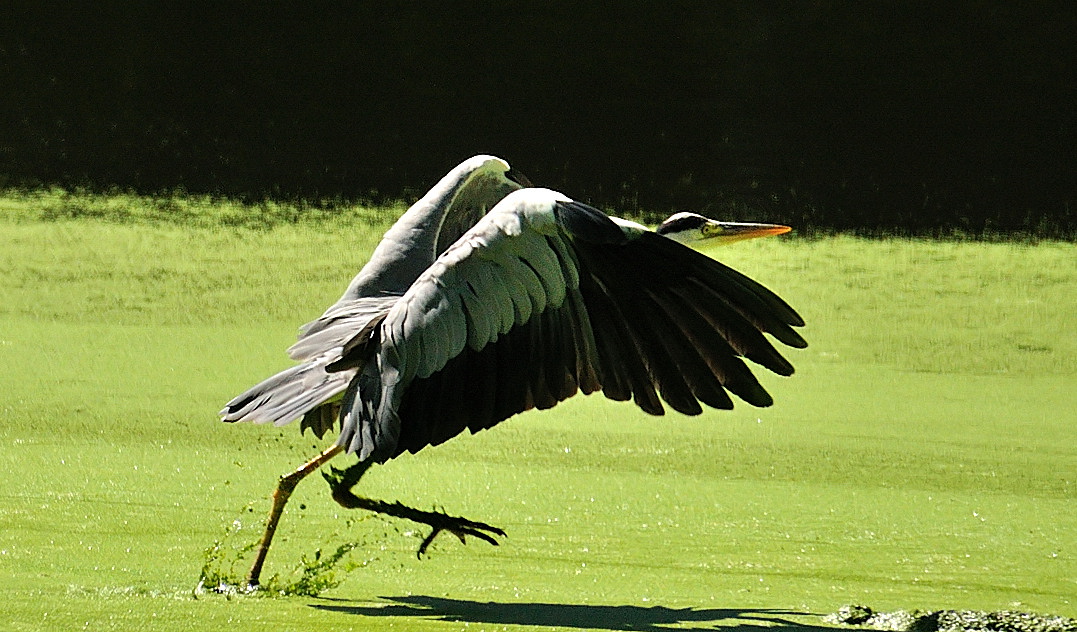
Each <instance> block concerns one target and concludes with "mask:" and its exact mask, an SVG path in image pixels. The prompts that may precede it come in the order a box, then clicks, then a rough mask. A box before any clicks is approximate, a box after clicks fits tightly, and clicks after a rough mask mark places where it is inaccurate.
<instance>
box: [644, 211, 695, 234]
mask: <svg viewBox="0 0 1077 632" xmlns="http://www.w3.org/2000/svg"><path fill="white" fill-rule="evenodd" d="M706 223H707V219H706V218H705V217H700V216H699V215H688V216H683V217H678V218H676V219H671V220H667V221H666V222H665V223H663V224H662V225H661V226H659V227H658V228H656V229H655V232H656V233H658V234H659V235H664V234H666V233H677V232H681V231H685V230H696V229H698V228H700V227H701V226H703V224H706Z"/></svg>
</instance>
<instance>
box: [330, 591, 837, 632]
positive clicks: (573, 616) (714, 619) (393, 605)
mask: <svg viewBox="0 0 1077 632" xmlns="http://www.w3.org/2000/svg"><path fill="white" fill-rule="evenodd" d="M383 599H384V600H385V603H364V604H361V605H357V604H354V602H352V603H349V602H344V601H342V602H338V603H319V604H311V607H312V608H317V609H319V610H324V611H328V612H340V613H343V614H351V615H361V616H365V617H382V618H386V619H389V618H394V617H425V618H428V619H431V620H435V621H452V622H461V623H462V622H466V623H476V624H490V625H495V624H497V625H531V626H546V627H551V628H555V627H556V628H581V629H598V630H638V631H642V632H668V630H669V628H668V627H666V626H670V625H678V624H679V625H685V624H693V623H695V624H699V625H700V626H702V627H687V628H679V629H689V630H693V629H694V630H713V629H718V628H720V629H722V630H729V631H731V632H734V631H736V630H741V631H743V632H756V631H759V630H762V629H764V628H768V629H773V628H778V629H785V630H789V631H793V632H814V631H822V630H827V631H828V632H832V631H833V629H834V628H832V627H828V626H817V625H811V624H805V623H799V622H796V621H792V620H789V619H787V618H786V617H788V616H799V617H803V616H818V615H813V614H812V613H809V612H795V611H792V610H751V609H731V608H729V609H727V608H721V609H713V608H712V609H697V608H666V607H664V606H651V607H641V606H600V605H594V606H592V605H578V604H556V603H498V602H480V601H466V600H461V599H445V598H441V597H426V596H422V595H415V596H411V597H383ZM327 601H332V600H327Z"/></svg>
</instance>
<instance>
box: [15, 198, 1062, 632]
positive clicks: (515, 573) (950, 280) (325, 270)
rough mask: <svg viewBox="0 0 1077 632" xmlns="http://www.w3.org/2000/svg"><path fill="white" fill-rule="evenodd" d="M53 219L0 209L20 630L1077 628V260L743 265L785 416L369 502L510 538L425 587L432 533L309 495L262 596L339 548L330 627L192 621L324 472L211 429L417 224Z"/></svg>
mask: <svg viewBox="0 0 1077 632" xmlns="http://www.w3.org/2000/svg"><path fill="white" fill-rule="evenodd" d="M50 195H52V194H48V195H40V196H38V197H37V198H35V197H34V196H22V197H19V198H8V199H5V200H3V201H0V243H2V244H4V246H3V248H2V249H0V272H2V274H3V278H4V279H5V281H4V283H3V284H0V393H3V397H2V400H0V416H2V423H0V476H2V477H3V480H4V481H5V486H4V488H3V489H2V490H0V498H2V501H0V599H3V601H4V603H5V614H4V615H0V616H2V617H8V618H10V623H8V622H7V621H4V620H2V619H0V628H2V629H14V630H22V629H25V630H38V629H65V630H66V629H82V628H83V627H84V626H85V627H86V628H87V629H125V630H126V629H132V628H137V627H145V628H147V629H159V630H170V629H187V630H189V629H191V628H192V627H193V628H196V629H201V628H205V629H220V628H221V627H223V626H225V625H227V626H228V627H229V629H235V630H247V629H250V630H254V629H265V627H266V626H267V625H270V626H273V628H274V629H304V630H309V629H320V628H326V629H349V628H352V629H384V628H385V627H387V626H388V625H390V624H392V625H393V627H394V629H405V630H406V629H416V630H419V629H423V630H425V629H445V630H455V629H462V628H463V627H465V626H466V625H467V624H472V625H477V626H478V627H479V628H480V629H481V628H486V629H502V628H505V629H512V630H515V629H543V630H548V629H551V628H557V627H567V628H573V627H574V628H580V627H584V628H596V629H611V630H617V629H661V628H663V627H664V626H667V625H669V626H672V627H687V628H701V627H702V628H709V627H713V626H714V625H742V626H747V627H748V628H755V627H769V626H774V625H777V626H779V627H798V628H809V627H815V626H819V625H824V624H823V623H822V621H821V619H819V618H818V617H817V616H814V615H816V614H823V613H827V612H831V611H833V610H835V609H836V608H837V607H838V606H840V605H842V604H845V603H850V602H862V603H866V604H869V605H871V606H873V607H876V608H877V609H881V610H887V609H897V608H925V609H934V608H975V609H984V610H997V609H1004V608H1011V609H1025V610H1032V611H1037V612H1044V613H1054V614H1063V615H1068V616H1074V615H1077V602H1075V601H1074V595H1075V594H1077V582H1075V580H1074V578H1075V577H1077V527H1075V526H1074V521H1073V518H1072V513H1073V506H1074V500H1075V498H1077V424H1075V423H1074V413H1073V411H1074V409H1075V408H1077V395H1075V394H1074V389H1073V382H1074V379H1075V377H1077V316H1074V315H1073V314H1074V310H1073V305H1074V304H1075V302H1077V290H1075V289H1074V288H1077V269H1075V267H1074V266H1073V261H1074V260H1075V257H1074V255H1075V254H1077V250H1075V247H1074V245H1073V244H1067V243H1043V244H1039V245H1036V246H1029V245H1015V244H997V243H996V244H978V243H954V242H927V241H909V240H889V241H867V240H859V239H853V238H845V237H836V238H830V239H822V240H811V241H805V240H797V239H774V240H769V241H761V242H759V243H751V242H749V243H744V244H738V245H735V246H731V247H729V248H727V249H724V250H722V251H720V253H715V254H716V255H720V257H721V258H722V260H723V261H725V262H727V263H729V264H731V265H733V266H734V267H736V268H738V269H740V270H742V271H744V272H746V273H748V274H750V275H752V276H753V277H755V278H757V279H759V280H761V281H763V282H764V283H766V284H767V285H769V286H770V287H771V288H772V289H774V290H776V291H777V292H778V293H779V294H781V295H782V296H784V297H786V298H787V299H788V300H789V301H790V302H791V303H792V304H793V305H794V306H795V307H797V308H798V309H799V310H800V311H801V313H802V314H803V315H804V317H805V319H806V320H807V321H808V323H809V326H808V328H807V329H806V331H805V336H806V337H807V338H808V339H809V341H810V343H811V346H810V347H809V348H808V349H807V350H804V351H800V352H791V353H790V354H789V356H790V358H791V359H792V360H793V362H794V364H796V366H797V369H798V372H797V375H795V376H794V377H792V378H789V379H782V378H771V377H769V376H768V377H767V378H766V384H767V385H768V386H769V387H770V390H771V392H772V393H773V394H774V395H775V399H776V401H777V404H776V405H775V406H774V407H773V408H770V409H765V410H758V409H751V408H749V407H747V406H740V407H738V409H737V410H735V411H733V412H731V413H720V412H711V413H708V414H705V415H704V416H702V417H699V418H692V419H688V418H680V417H675V416H670V417H666V418H650V417H646V416H645V415H643V414H641V413H639V412H638V411H636V410H635V409H634V408H632V407H631V406H628V405H624V404H615V403H612V402H607V401H604V400H602V399H600V398H598V397H590V398H577V399H576V400H573V401H570V402H568V403H566V404H565V405H563V406H560V407H558V408H557V409H555V410H553V411H548V412H544V413H536V414H527V415H523V416H521V417H520V418H517V419H513V420H510V421H509V422H507V423H505V424H502V425H501V426H499V427H498V428H496V429H494V430H491V431H489V432H485V433H481V434H480V435H477V436H474V437H461V438H458V439H457V440H454V441H451V442H449V443H448V444H446V445H444V446H441V447H438V448H434V449H428V450H426V451H424V452H422V453H420V454H418V455H415V456H408V457H403V458H400V459H398V460H396V461H394V462H393V463H391V464H389V465H386V466H384V467H380V468H375V470H374V471H372V472H371V474H370V475H369V476H368V478H366V479H364V482H363V491H364V492H365V493H367V494H368V495H370V496H373V497H383V498H386V499H390V500H391V499H400V500H403V501H405V502H408V503H411V504H415V505H417V506H420V507H429V506H443V507H445V508H446V509H447V510H448V511H450V512H452V513H457V514H463V515H466V516H468V517H471V518H475V519H479V520H483V521H487V522H491V523H493V524H496V525H499V526H501V527H504V528H505V529H506V531H507V532H508V533H509V537H508V538H507V539H506V540H505V541H504V543H503V545H502V546H500V547H498V548H493V547H488V546H486V545H484V544H482V543H469V545H468V546H467V547H461V546H460V545H459V544H458V543H457V542H455V541H452V540H451V539H449V538H445V539H444V540H440V541H439V542H438V543H436V544H435V546H434V548H433V551H432V555H431V556H430V559H428V560H424V561H422V562H420V561H417V560H416V559H415V557H414V550H415V547H416V546H417V545H418V542H419V539H421V537H422V535H423V534H422V533H417V532H414V531H412V526H411V525H408V524H399V523H394V522H389V521H385V520H381V519H378V518H366V517H361V516H353V515H349V514H348V513H347V512H345V511H344V510H342V509H340V508H339V507H337V506H336V505H334V504H333V502H332V501H331V500H330V499H329V498H328V495H327V494H326V493H325V486H324V484H323V483H322V482H321V481H318V480H312V481H310V482H307V483H305V484H304V485H303V486H301V487H300V489H299V491H298V492H297V494H296V497H295V498H294V500H293V502H292V504H291V506H290V510H289V513H288V514H287V515H286V516H285V521H284V524H283V526H282V528H281V532H280V533H279V536H278V537H279V541H278V543H277V544H275V547H276V548H275V549H274V551H273V552H272V553H271V555H270V559H269V568H267V573H269V574H274V573H276V574H279V575H280V576H281V577H282V578H283V579H288V578H289V577H290V576H291V575H290V573H291V571H292V569H293V568H294V567H296V566H297V565H300V560H301V559H302V558H304V557H306V558H307V559H308V560H310V559H313V557H314V555H315V551H317V550H319V549H320V550H322V551H324V552H329V551H332V550H334V549H335V548H336V547H338V546H340V545H342V544H346V543H352V542H357V543H359V546H358V547H357V548H356V549H355V550H354V551H353V552H352V553H351V555H350V557H349V559H350V560H351V561H352V562H353V563H356V564H361V565H362V566H361V567H360V568H357V569H355V570H353V571H352V572H351V573H350V574H348V575H347V576H346V578H345V581H344V583H343V584H341V585H340V586H339V587H337V588H335V589H333V590H330V591H328V592H326V593H324V594H323V595H322V597H320V598H308V597H287V598H276V599H265V598H226V597H223V596H217V595H202V596H201V597H196V596H195V595H193V594H192V589H193V588H194V587H195V584H196V583H197V581H198V576H199V572H200V569H201V568H202V565H203V564H204V562H205V559H206V557H205V550H206V549H207V548H208V547H209V546H211V545H212V544H213V543H214V542H215V541H221V540H222V539H223V541H224V547H225V549H226V550H228V551H233V550H235V549H238V548H241V547H242V546H243V545H245V544H247V543H249V542H251V541H253V540H254V539H256V538H257V535H258V529H259V525H260V521H261V519H262V516H263V515H264V512H265V511H266V509H267V508H268V495H269V493H270V491H271V489H272V486H273V485H274V483H275V479H276V477H277V476H278V475H279V474H280V473H283V472H285V471H287V470H288V469H289V468H290V467H293V466H294V465H296V464H297V463H299V462H301V461H302V460H303V459H304V458H306V457H307V456H310V455H311V454H313V453H314V452H315V451H316V450H318V449H319V448H320V447H321V445H320V444H318V443H317V442H316V441H315V440H313V439H311V438H310V436H309V435H308V436H306V437H300V436H299V435H298V433H297V429H296V428H295V427H285V428H281V429H275V428H267V427H253V426H241V427H236V426H225V425H224V424H220V423H218V422H217V421H216V418H215V413H216V411H217V410H218V409H219V408H220V405H221V404H222V403H223V402H224V401H226V400H227V399H228V398H230V397H231V396H232V395H234V394H235V393H236V392H238V391H239V390H242V389H243V388H245V387H246V386H248V385H249V384H251V383H253V382H254V381H256V380H258V379H260V378H262V377H264V376H265V375H268V374H269V373H271V372H273V371H275V370H278V369H281V368H283V367H285V366H287V365H288V360H287V358H286V357H285V355H284V353H283V349H284V348H285V347H286V346H287V345H288V344H289V343H290V342H291V341H292V340H293V339H294V335H295V331H296V327H297V326H298V325H299V324H301V323H303V322H306V321H307V320H310V319H311V318H313V317H315V316H316V315H318V314H319V313H320V311H321V309H322V308H323V307H324V306H325V305H327V304H329V303H330V302H331V301H333V300H335V299H336V298H337V296H338V295H339V293H340V292H341V291H342V290H343V288H344V286H345V285H346V284H347V282H348V280H349V279H350V278H351V275H352V274H353V273H354V271H355V270H357V269H358V268H359V267H360V266H361V265H362V263H363V262H364V261H365V258H366V256H367V255H368V253H369V252H370V250H371V248H372V247H373V245H374V244H375V243H376V242H377V240H378V239H379V238H380V235H381V233H382V231H383V230H384V228H385V226H386V222H388V221H390V220H391V218H392V217H393V216H395V213H396V212H398V211H387V212H385V213H380V212H378V211H377V210H373V209H352V210H350V211H344V212H340V211H326V210H325V209H319V208H317V207H316V206H310V207H303V208H300V209H299V210H298V211H297V210H295V208H292V207H289V208H290V209H291V210H283V211H279V212H278V211H272V209H262V210H259V208H258V207H249V206H242V205H232V206H228V205H222V206H215V205H216V204H217V203H216V202H214V201H212V200H201V201H195V202H194V203H191V202H189V201H186V202H176V201H173V204H175V205H181V204H189V205H190V206H191V208H193V209H195V210H190V211H189V212H186V215H187V217H186V219H184V218H183V217H181V216H179V215H172V214H171V213H170V211H169V210H168V206H167V205H165V204H164V202H161V203H160V205H159V208H158V207H154V204H156V203H150V202H146V201H145V199H141V198H129V199H126V201H122V200H121V201H119V202H117V201H116V199H115V198H111V199H110V198H100V199H98V200H96V201H94V202H93V203H92V204H91V203H90V202H87V201H85V200H84V199H74V198H66V199H65V198H63V196H59V198H61V199H60V200H59V201H57V199H56V197H57V196H53V197H49V196H50ZM179 199H180V200H182V198H179ZM110 200H111V201H110ZM109 204H112V205H113V206H112V207H111V208H113V209H114V210H112V211H108V212H105V211H101V210H100V209H102V208H106V207H108V205H109ZM49 209H52V210H51V211H50V210H49ZM65 209H66V210H65ZM94 209H98V210H97V211H95V210H94ZM116 209H119V210H116ZM162 209H163V210H162ZM304 209H306V210H304ZM273 213H276V214H277V215H278V216H279V217H277V218H276V219H273V218H272V217H270V216H271V215H273ZM262 216H264V217H270V218H269V219H266V220H265V221H259V220H258V218H259V217H262ZM228 218H232V219H228ZM239 570H240V572H241V571H242V569H241V568H240V569H239ZM192 622H197V623H192ZM5 625H6V626H7V627H6V628H5Z"/></svg>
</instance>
